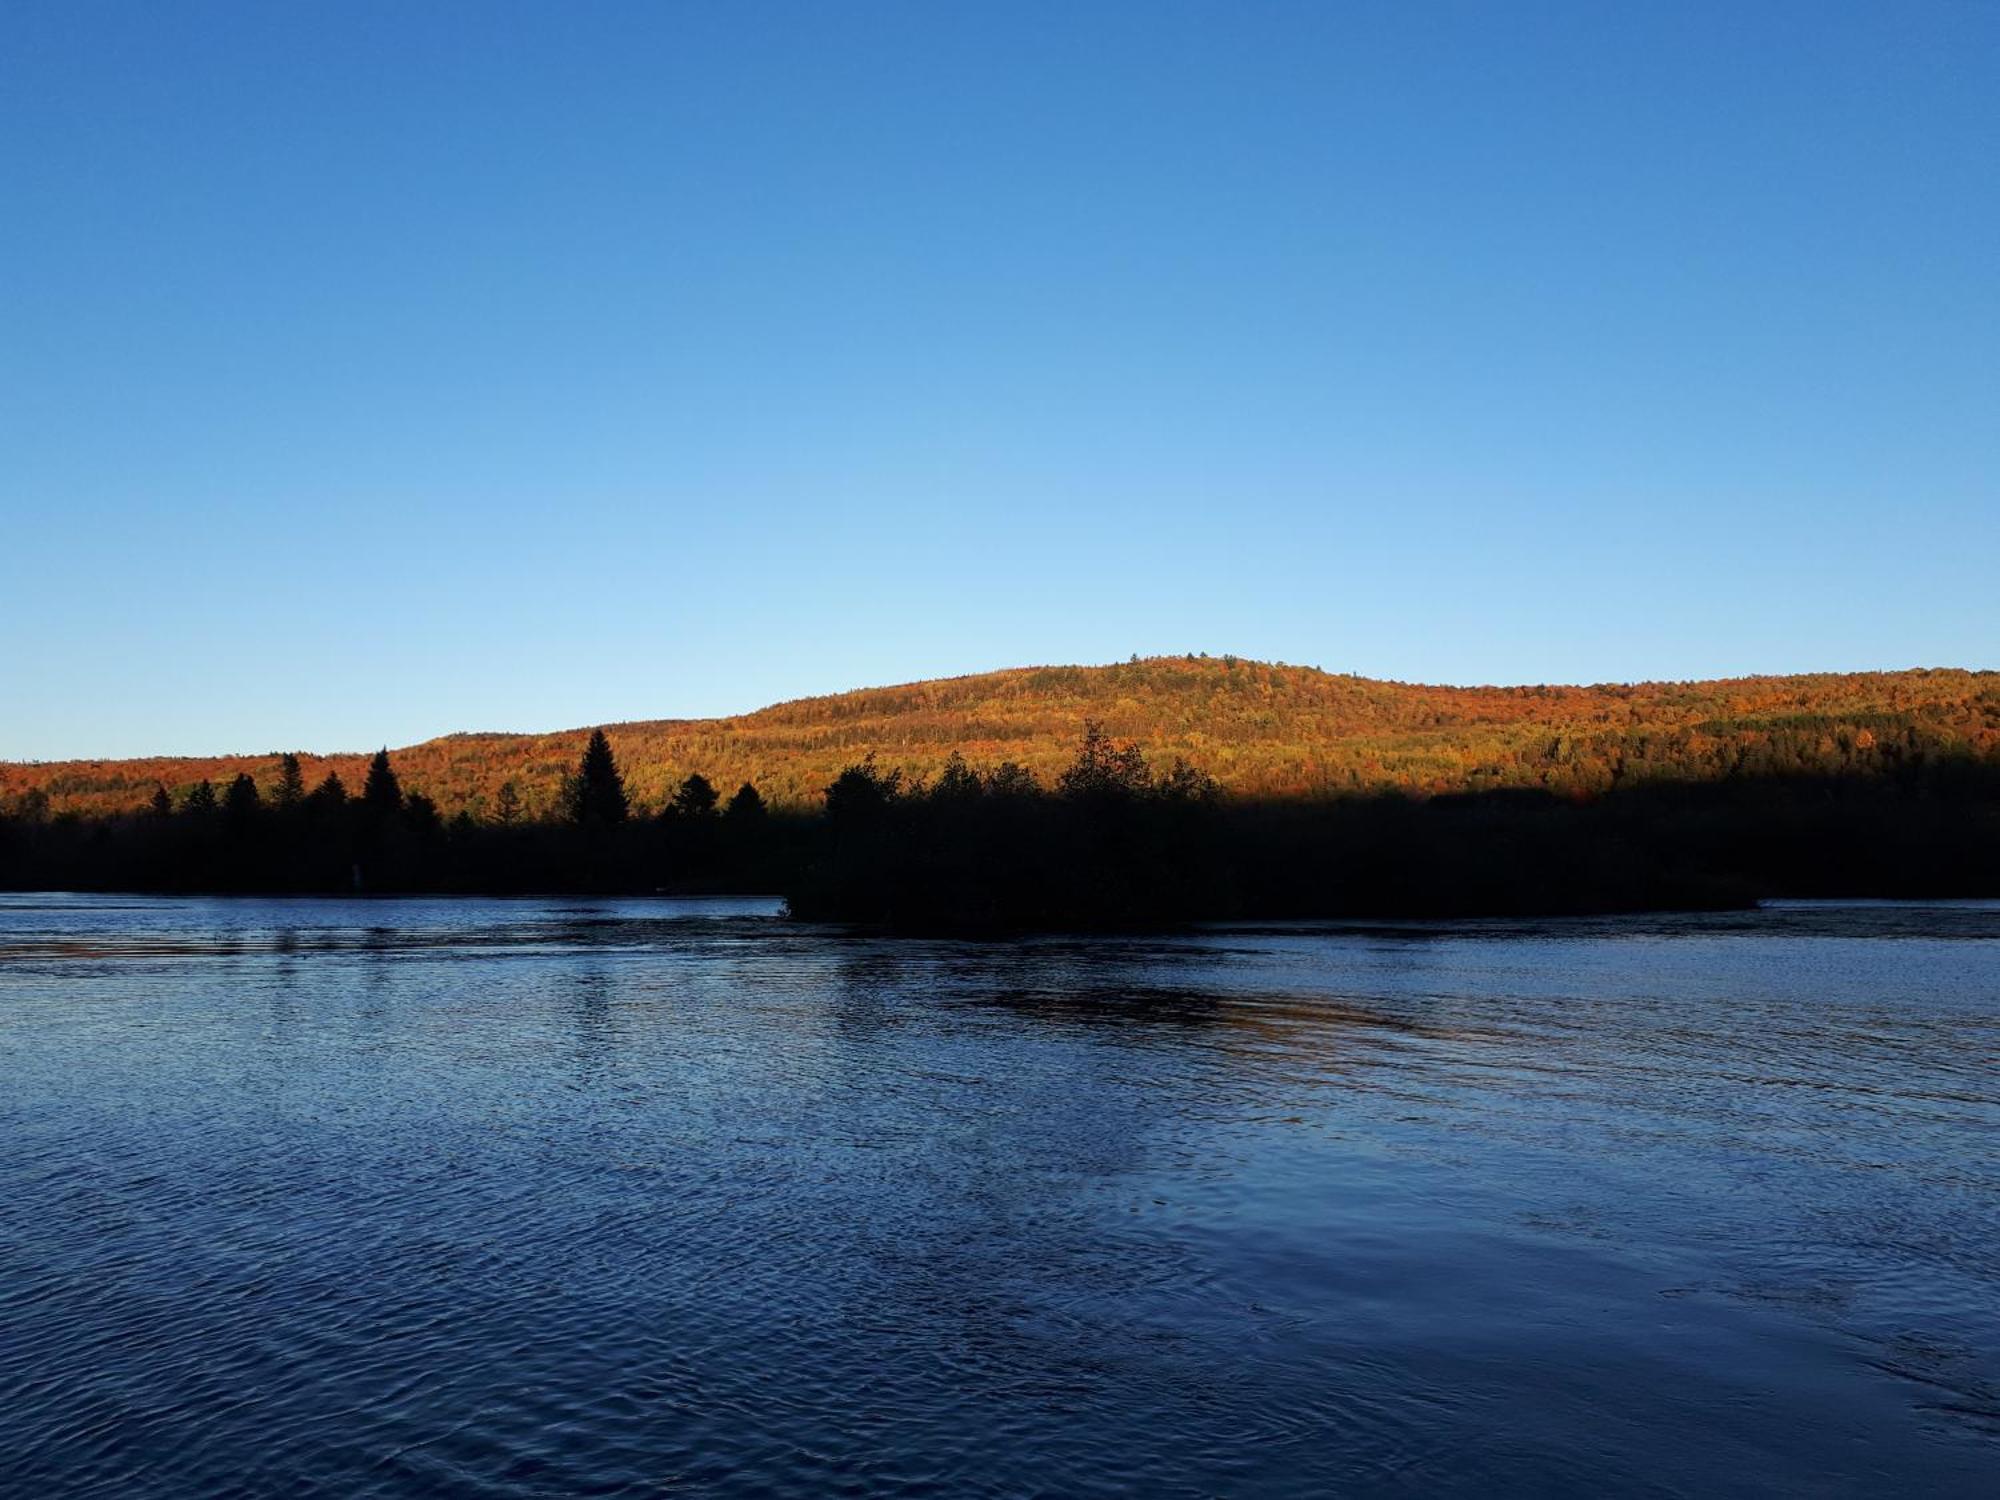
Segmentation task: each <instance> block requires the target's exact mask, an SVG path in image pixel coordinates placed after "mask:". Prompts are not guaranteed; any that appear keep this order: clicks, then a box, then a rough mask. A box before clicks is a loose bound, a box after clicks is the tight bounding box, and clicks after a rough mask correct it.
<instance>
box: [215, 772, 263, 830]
mask: <svg viewBox="0 0 2000 1500" xmlns="http://www.w3.org/2000/svg"><path fill="white" fill-rule="evenodd" d="M263 805H264V804H263V799H262V798H260V797H259V796H258V795H257V783H256V782H254V781H252V780H251V779H250V773H249V772H248V771H238V772H237V773H236V779H235V780H234V781H232V782H230V783H229V790H228V791H227V792H225V793H223V797H222V810H223V811H224V812H225V813H227V814H228V815H229V821H230V822H231V823H232V824H237V825H241V824H246V823H248V822H250V821H251V820H252V819H253V818H255V817H256V816H257V813H258V810H259V809H260V808H262V807H263Z"/></svg>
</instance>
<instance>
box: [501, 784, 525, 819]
mask: <svg viewBox="0 0 2000 1500" xmlns="http://www.w3.org/2000/svg"><path fill="white" fill-rule="evenodd" d="M494 816H495V817H496V818H497V819H499V821H500V822H501V823H503V824H504V823H512V822H513V821H514V820H515V819H516V818H518V817H520V816H521V789H520V788H519V787H517V786H515V785H514V783H513V782H511V781H503V782H501V783H500V795H499V799H498V801H497V803H496V805H495V808H494Z"/></svg>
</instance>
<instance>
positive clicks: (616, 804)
mask: <svg viewBox="0 0 2000 1500" xmlns="http://www.w3.org/2000/svg"><path fill="white" fill-rule="evenodd" d="M569 805H570V817H571V819H572V820H573V821H575V822H577V823H581V824H584V825H586V826H591V827H595V826H599V825H604V824H610V823H622V822H624V821H625V816H626V814H627V813H629V812H630V811H631V810H632V809H631V803H630V802H629V801H627V800H626V796H625V778H624V777H623V776H620V775H619V774H618V762H617V760H616V759H615V758H614V757H613V756H612V754H611V741H609V740H608V739H606V738H605V737H604V731H603V730H601V729H595V730H592V731H591V735H590V743H589V744H588V745H585V746H584V747H583V760H582V761H581V762H580V763H579V764H578V765H577V768H576V776H575V777H574V779H573V780H572V781H571V782H570V785H569Z"/></svg>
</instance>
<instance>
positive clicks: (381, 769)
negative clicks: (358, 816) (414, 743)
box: [361, 746, 403, 813]
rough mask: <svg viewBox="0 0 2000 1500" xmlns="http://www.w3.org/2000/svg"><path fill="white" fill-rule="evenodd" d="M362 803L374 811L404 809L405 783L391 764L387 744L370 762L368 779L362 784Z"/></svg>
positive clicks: (382, 811)
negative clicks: (398, 777)
mask: <svg viewBox="0 0 2000 1500" xmlns="http://www.w3.org/2000/svg"><path fill="white" fill-rule="evenodd" d="M361 805H362V806H363V807H365V808H367V809H368V810H369V811H370V812H373V813H394V812H400V811H401V810H402V806H403V784H402V783H401V782H400V781H398V780H397V779H396V772H395V770H394V769H393V768H392V767H391V766H390V764H389V750H388V747H387V746H384V747H383V748H382V749H380V750H377V751H376V752H375V758H374V759H373V760H371V761H369V762H368V779H367V780H366V781H364V782H363V783H362V784H361Z"/></svg>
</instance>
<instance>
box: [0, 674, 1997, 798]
mask: <svg viewBox="0 0 2000 1500" xmlns="http://www.w3.org/2000/svg"><path fill="white" fill-rule="evenodd" d="M1087 723H1094V724H1097V725H1099V726H1101V727H1102V729H1103V731H1104V732H1105V733H1106V734H1108V735H1110V736H1111V737H1112V738H1114V739H1116V740H1118V741H1120V742H1129V743H1132V744H1135V745H1137V746H1138V747H1139V749H1140V750H1141V751H1142V753H1143V754H1144V755H1145V756H1146V758H1147V759H1148V760H1149V761H1150V762H1152V763H1154V764H1156V765H1167V764H1170V763H1171V762H1172V761H1173V760H1174V759H1175V758H1176V757H1179V758H1182V759H1185V760H1187V761H1188V762H1190V763H1191V764H1194V765H1198V766H1200V767H1202V769H1203V770H1204V771H1206V772H1207V773H1208V774H1209V775H1211V776H1213V777H1214V778H1215V780H1216V782H1217V783H1218V784H1219V785H1220V787H1221V788H1222V790H1223V791H1224V792H1225V793H1227V794H1228V795H1229V796H1230V797H1231V798H1234V799H1247V800H1265V799H1271V800H1285V801H1291V800H1296V799H1307V800H1318V799H1329V798H1351V797H1354V796H1357V795H1360V796H1366V795H1370V794H1374V793H1382V792H1396V793H1403V794H1407V795H1410V796H1415V797H1419V798H1428V797H1434V796H1440V795H1449V794H1454V793H1461V792H1479V791H1488V790H1493V789H1496V788H1500V789H1517V790H1534V791H1544V792H1548V793H1551V794H1552V795H1554V796H1556V797H1560V798H1564V799H1590V798H1597V797H1602V796H1604V795H1606V794H1608V793H1611V792H1613V791H1618V790H1623V789H1629V788H1632V787H1634V786H1637V785H1640V784H1643V783H1654V782H1672V783H1687V782H1708V781H1725V780H1734V779H1742V778H1745V777H1750V778H1759V777H1773V776H1778V777H1783V776H1828V777H1850V776H1857V775H1858V776H1874V775H1886V776H1890V777H1894V776H1897V775H1900V774H1902V773H1903V772H1905V771H1907V770H1909V769H1911V768H1912V767H1921V766H1923V765H1926V764H1930V763H1934V762H1937V761H1940V760H1946V759H1953V758H1959V759H1965V758H1969V759H1971V760H1974V761H1980V762H1990V760H1991V759H1992V757H1993V756H1994V755H1995V754H1996V753H2000V673H1994V672H1964V671H1914V672H1888V673H1851V674H1841V675H1819V676H1802V677H1750V678H1741V679H1737V680H1733V681H1726V682H1693V683H1673V682H1664V683H1641V684H1637V685H1633V686H1601V687H1513V688H1448V687H1422V686H1411V685H1408V684H1403V683H1393V682H1377V681H1371V680H1369V679H1367V678H1361V677H1350V676H1339V675H1335V674H1331V673H1326V672H1321V671H1318V670H1315V669H1313V668H1310V667H1291V666H1273V665H1268V664H1265V663H1260V662H1252V661H1243V660H1239V659H1237V658H1234V657H1227V656H1222V657H1206V656H1193V657H1155V658H1151V659H1148V660H1144V661H1133V662H1129V663H1124V664H1121V665H1116V666H1105V667H1034V668H1022V669H1019V670H1015V671H1008V672H993V673H986V674H983V675H980V676H973V677H959V678H952V679H948V680H944V681H938V682H922V683H914V684H910V685H907V686H903V687H893V688H881V689H872V690H868V691H862V692H853V693H844V694H840V695H838V696H834V697H827V698H810V699H804V700H801V701H799V702H795V703H785V704H779V705H777V706H776V707H772V708H767V709H763V710H760V711H759V712H756V713H752V714H745V715H741V716H738V717H735V718H727V719H708V720H678V721H677V720H664V721H657V722H650V723H634V724H613V725H608V726H606V733H607V734H608V736H609V739H610V743H611V747H612V750H613V751H614V753H615V754H616V756H617V758H618V761H619V763H620V765H622V766H623V767H624V768H625V779H626V787H627V792H628V796H629V797H630V799H631V804H632V806H633V809H634V810H635V811H636V812H638V813H640V814H641V815H656V814H658V813H660V812H662V811H663V810H664V809H665V808H666V807H667V806H668V805H669V804H670V803H671V802H672V800H673V798H674V797H675V796H676V795H677V793H678V791H679V789H680V787H681V786H682V784H683V783H684V782H685V781H686V779H687V778H688V777H689V776H690V775H693V774H697V773H699V774H700V775H702V776H704V777H706V778H708V779H709V780H710V781H712V782H713V783H714V785H716V786H718V787H723V788H735V787H738V786H741V785H743V784H744V783H746V782H748V783H751V784H752V785H754V786H755V787H756V788H757V790H758V792H759V794H760V796H761V797H762V798H763V800H764V802H765V804H766V805H767V806H768V807H769V808H770V809H771V810H773V811H774V812H775V811H783V812H792V813H801V814H811V813H814V812H816V811H817V810H818V809H819V807H820V805H821V801H822V798H823V796H824V793H825V790H826V788H827V786H828V785H829V784H831V783H832V781H833V780H834V778H835V777H837V776H839V775H840V774H841V772H842V771H843V770H845V769H846V768H847V767H848V766H849V765H851V764H853V763H855V762H857V761H859V760H861V759H862V758H863V757H864V756H866V755H868V754H870V753H871V752H872V753H873V754H875V755H876V756H877V758H878V759H879V760H880V761H881V762H882V763H883V764H885V765H892V766H896V767H900V768H902V770H903V772H904V774H905V776H907V777H913V778H914V777H929V778H935V777H937V776H938V775H939V774H941V773H942V771H943V770H944V768H945V766H946V764H947V762H948V761H949V758H950V757H951V756H952V755H953V754H954V753H957V754H960V755H962V756H963V757H964V758H965V759H966V760H967V761H969V762H971V763H973V764H975V765H982V766H989V767H996V766H999V765H1001V764H1002V763H1004V762H1010V761H1011V762H1013V763H1014V764H1015V765H1017V766H1019V767H1021V768H1023V769H1025V770H1027V771H1031V772H1033V773H1034V775H1035V776H1036V777H1037V778H1038V779H1039V780H1040V781H1041V782H1042V783H1043V784H1045V785H1051V784H1053V783H1054V781H1055V779H1056V778H1057V777H1058V776H1060V775H1061V774H1062V772H1063V770H1064V768H1065V767H1066V765H1067V764H1068V762H1069V760H1070V758H1071V756H1072V754H1073V753H1074V750H1075V747H1076V745H1077V743H1078V741H1079V739H1080V738H1081V736H1082V734H1083V732H1084V726H1085V725H1086V724H1087ZM588 738H589V731H588V730H573V731H566V732H563V733H558V734H537V735H520V734H456V735H448V736H446V737H444V738H442V739H436V740H429V741H426V742H424V743H423V744H420V745H413V746H410V747H408V748H406V749H400V750H397V751H395V763H396V766H397V769H398V771H399V773H400V775H401V777H402V779H403V781H404V783H405V784H407V785H408V786H410V787H411V788H412V789H414V790H417V791H420V792H421V793H422V794H423V795H424V796H425V797H426V798H428V799H429V800H430V802H431V804H432V805H433V806H435V808H436V809H437V811H438V813H439V815H440V816H441V817H443V818H445V819H451V818H454V817H456V816H457V815H458V814H459V813H461V812H463V813H466V814H469V815H470V816H471V817H472V818H473V819H474V820H475V821H476V822H479V823H482V824H498V823H507V822H510V821H527V822H535V821H543V820H553V819H559V818H560V817H561V815H562V798H563V788H564V784H565V778H566V777H567V776H569V775H570V774H571V773H572V772H573V771H574V770H575V768H576V764H577V759H578V757H579V756H580V755H581V754H582V752H583V747H584V743H585V741H586V740H587V739H588ZM299 760H300V763H301V769H302V771H303V774H304V775H305V777H306V779H307V780H308V781H309V782H310V783H313V784H317V783H318V782H319V781H321V780H322V779H324V777H325V776H326V775H327V774H329V773H337V774H338V775H339V776H340V777H341V779H342V780H343V781H344V782H345V783H346V784H347V785H348V786H350V787H353V788H357V789H358V788H359V787H360V785H361V782H362V780H363V778H364V777H365V776H366V774H367V757H366V756H365V755H335V756H314V755H305V754H301V755H300V756H299ZM277 765H278V761H277V757H276V755H275V754H274V753H273V754H262V755H250V756H220V757H209V758H199V759H186V758H182V759H148V760H122V761H68V762H61V763H51V764H40V765H22V764H0V811H6V810H15V811H19V810H22V809H23V808H27V809H29V810H33V809H41V810H44V811H46V812H47V813H49V814H50V815H52V816H53V815H59V814H62V813H65V812H73V813H78V814H83V815H87V816H112V817H116V816H122V815H124V814H127V813H130V812H132V811H134V810H135V809H137V808H139V807H142V806H143V805H144V804H145V803H146V802H147V801H148V799H150V798H151V797H152V795H153V792H154V789H155V788H156V787H158V786H165V787H166V789H167V792H168V794H169V795H170V796H171V797H173V798H175V799H176V800H179V799H184V798H185V797H186V796H187V795H188V794H189V793H190V792H191V791H192V790H193V789H194V788H195V786H196V785H197V784H198V783H200V782H202V781H204V780H205V781H208V782H209V783H210V784H211V785H212V786H214V787H215V788H217V789H218V791H220V789H225V788H227V787H228V786H229V785H230V783H231V782H232V781H233V780H234V779H235V778H236V777H237V776H239V775H247V776H249V777H251V778H252V779H253V780H254V781H255V782H256V783H257V784H258V787H259V790H260V792H261V793H262V794H263V795H264V796H265V798H266V799H267V800H268V799H269V798H270V797H271V796H272V795H273V794H274V793H275V791H276V790H277V787H276V776H277ZM36 793H40V794H41V796H40V798H36V797H35V795H34V794H36ZM43 799H45V800H43Z"/></svg>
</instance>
